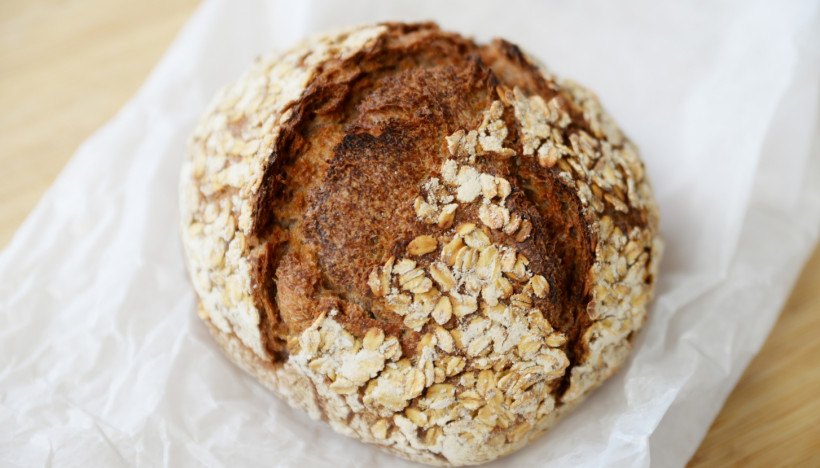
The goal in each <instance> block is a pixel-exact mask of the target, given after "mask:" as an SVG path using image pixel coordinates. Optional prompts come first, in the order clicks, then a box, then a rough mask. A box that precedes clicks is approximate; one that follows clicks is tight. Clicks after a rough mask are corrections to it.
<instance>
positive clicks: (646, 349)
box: [0, 0, 820, 468]
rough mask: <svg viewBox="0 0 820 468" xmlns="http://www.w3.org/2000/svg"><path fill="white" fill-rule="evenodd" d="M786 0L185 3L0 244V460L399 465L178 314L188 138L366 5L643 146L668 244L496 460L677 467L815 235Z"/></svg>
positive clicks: (814, 10)
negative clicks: (180, 22)
mask: <svg viewBox="0 0 820 468" xmlns="http://www.w3.org/2000/svg"><path fill="white" fill-rule="evenodd" d="M818 7H819V5H818V2H817V1H793V2H762V1H734V2H731V1H730V2H709V3H700V2H652V1H621V2H609V1H606V0H600V1H591V2H589V1H584V2H537V3H536V2H532V3H529V2H522V1H515V0H505V1H503V2H496V3H490V2H475V1H460V2H442V1H432V0H431V1H413V2H372V3H371V2H364V1H352V0H348V1H339V2H320V1H314V2H301V1H299V2H297V1H293V0H290V1H282V2H229V1H224V2H220V1H206V2H205V3H204V4H203V5H202V6H201V7H200V8H199V10H198V11H197V12H196V14H195V15H194V16H193V17H192V18H191V20H190V21H189V23H188V24H187V25H186V26H185V28H184V29H183V31H182V33H181V34H180V36H179V38H178V39H177V40H176V41H175V42H174V44H173V45H172V46H171V48H170V49H169V50H168V52H167V54H166V55H165V57H164V58H163V59H162V61H161V62H160V63H159V65H158V66H157V67H156V69H155V70H154V72H153V73H152V74H151V76H150V78H149V79H148V81H147V82H146V83H145V85H144V86H143V87H142V89H141V90H140V91H139V92H138V94H137V95H136V96H135V97H134V99H133V100H131V102H130V103H129V104H128V105H127V106H125V108H124V109H123V110H122V111H121V112H120V113H119V114H118V115H117V116H116V117H115V118H114V119H112V121H111V122H109V123H108V124H107V125H105V126H104V127H103V128H102V129H100V130H99V131H98V132H97V133H96V134H95V135H94V136H93V137H91V138H90V139H89V140H88V141H87V142H86V143H85V144H83V145H82V146H81V147H80V149H79V150H78V151H77V153H76V155H75V156H74V158H73V159H72V160H71V162H70V163H69V164H68V166H67V167H66V168H65V170H64V171H63V173H62V175H61V176H60V177H59V179H58V180H57V181H56V182H55V183H54V185H53V186H52V187H51V188H50V189H49V191H48V192H47V193H46V195H45V196H44V198H43V199H42V201H41V202H40V203H39V205H38V206H37V207H36V209H35V210H34V211H33V212H32V213H31V215H30V216H29V218H28V220H27V221H26V222H25V224H24V225H23V226H22V227H21V228H20V230H19V231H18V232H17V235H16V236H15V237H14V239H13V241H12V242H11V244H10V245H9V246H8V248H6V249H5V251H4V252H3V253H2V256H0V465H3V466H27V467H28V466H52V465H53V466H72V467H73V466H77V467H88V466H118V465H126V466H169V467H170V466H173V467H182V466H201V465H205V466H218V465H222V466H310V467H314V466H315V467H322V466H328V467H329V466H333V467H337V468H341V467H351V466H361V467H370V466H387V465H390V466H406V465H409V464H408V463H406V462H401V461H399V460H398V459H395V458H393V457H392V456H390V455H387V454H383V453H382V452H380V451H378V450H376V449H374V448H372V447H369V446H365V445H363V444H360V443H358V442H356V441H353V440H350V439H347V438H345V437H342V436H340V435H337V434H335V433H334V432H333V431H332V430H331V429H329V428H328V427H326V426H324V425H323V424H322V423H319V422H316V421H312V420H310V419H308V417H307V416H306V415H305V414H302V413H301V412H298V411H295V410H292V409H290V408H289V407H287V406H286V405H285V404H284V403H282V402H281V401H279V400H278V399H277V398H275V397H274V396H273V395H271V394H269V393H268V392H267V390H265V389H264V388H263V387H262V386H261V385H259V384H257V383H256V382H255V381H254V380H253V379H252V378H251V377H249V376H248V375H245V374H244V373H243V372H242V371H240V370H239V369H237V368H235V367H234V366H233V365H231V364H230V363H229V362H228V360H227V359H226V358H224V357H223V356H222V354H221V353H220V351H219V350H218V349H217V346H216V345H215V344H214V343H213V342H212V341H211V338H210V336H209V335H208V332H207V331H206V329H205V326H204V325H203V324H201V323H200V322H199V319H198V318H197V317H196V315H195V313H194V294H193V290H192V287H191V285H190V283H189V281H188V279H187V274H186V271H185V266H184V261H183V255H182V248H181V245H180V240H179V236H178V232H177V223H178V210H177V179H178V174H179V169H180V161H181V158H182V155H183V151H184V146H185V141H186V138H187V136H188V134H189V133H190V131H191V130H192V128H193V126H194V123H195V121H196V119H197V118H198V116H199V115H200V114H201V113H202V112H203V110H204V108H205V106H206V104H207V102H208V101H209V99H210V98H211V96H212V95H213V94H214V93H215V91H216V90H217V89H218V88H220V87H221V86H223V85H225V84H227V83H229V82H231V81H232V80H234V79H235V78H236V77H237V76H238V75H239V73H240V72H241V71H242V70H243V69H244V68H245V67H246V66H247V65H248V64H249V63H250V62H251V61H252V60H253V58H254V57H255V56H257V55H259V54H260V53H262V52H264V51H267V50H269V49H271V48H276V49H284V48H286V47H288V46H289V45H291V44H293V43H294V42H295V41H297V40H299V39H300V38H302V37H303V36H304V35H306V34H309V33H313V32H317V31H322V30H326V29H328V28H334V27H339V26H343V25H348V24H353V23H362V22H370V21H373V20H385V19H393V20H417V19H435V20H437V21H438V22H439V23H440V24H441V25H442V26H443V27H445V28H447V29H452V30H457V31H460V32H462V33H466V34H471V35H474V36H475V37H476V38H477V39H479V40H482V41H484V40H488V39H489V38H491V37H494V36H502V37H506V38H508V39H510V40H512V41H513V42H516V43H519V44H520V45H522V46H523V47H524V48H525V49H526V50H528V51H529V52H530V53H531V54H533V55H534V56H536V57H538V58H539V59H541V60H542V61H543V62H545V63H546V64H547V66H548V67H549V68H550V69H551V70H553V71H554V72H556V73H557V74H559V76H562V77H571V78H573V79H575V80H577V81H579V82H581V83H584V84H586V85H588V86H589V87H591V88H592V89H593V90H595V91H596V92H597V93H598V94H599V95H600V96H601V98H602V101H603V103H604V106H605V107H606V108H607V109H609V111H610V112H611V113H612V114H613V115H614V117H615V119H616V120H617V121H618V122H619V123H620V124H621V125H622V127H623V128H624V130H625V131H626V132H627V133H628V134H629V135H630V136H631V137H632V138H633V140H635V142H636V143H637V144H638V146H639V147H640V148H641V150H642V155H643V158H644V160H645V161H646V164H647V167H648V171H649V174H650V176H651V180H652V181H653V185H654V188H655V191H656V195H657V198H658V200H659V202H660V205H661V217H662V229H663V232H664V236H665V238H666V243H667V249H666V255H665V258H664V261H663V263H662V266H661V275H660V283H659V287H658V293H657V298H656V300H655V302H654V304H653V306H652V309H651V318H650V320H649V322H648V324H647V326H646V328H645V329H644V330H643V332H642V333H641V335H640V336H639V339H638V340H637V346H636V349H635V351H634V353H633V356H632V358H631V359H630V361H629V362H628V363H627V365H626V366H625V368H624V369H623V370H622V371H621V372H620V373H619V374H618V375H617V376H615V377H614V378H612V379H611V380H610V381H609V382H607V383H606V384H605V385H604V386H603V387H602V388H601V389H600V390H598V391H597V392H596V393H595V394H594V395H593V396H592V397H591V398H590V399H589V400H588V401H587V403H586V404H584V405H582V406H581V407H580V408H579V409H578V410H577V411H576V412H575V413H573V414H571V415H570V416H569V417H567V418H566V419H565V420H563V421H562V422H561V423H559V424H558V425H557V426H556V427H555V428H554V429H553V430H552V431H551V432H550V433H549V434H548V435H547V436H546V437H544V438H542V439H540V440H539V441H537V442H535V443H533V444H531V445H530V446H529V447H528V448H526V449H524V450H522V451H520V452H518V453H517V454H515V455H513V456H511V457H510V458H507V459H505V460H504V461H503V462H500V463H499V462H497V465H496V466H502V465H501V463H514V464H516V466H648V465H650V464H651V465H654V466H680V465H682V464H683V463H685V462H686V460H687V459H688V458H689V457H690V456H691V455H692V453H693V452H694V450H695V449H696V447H697V445H698V443H699V441H700V440H701V438H702V437H703V435H704V433H705V432H706V430H707V429H708V427H709V424H710V423H711V421H712V419H713V418H714V416H715V415H716V413H717V411H718V410H719V408H720V406H721V404H722V403H723V400H724V399H725V398H726V396H727V395H728V393H729V392H730V391H731V389H732V387H733V385H734V384H735V382H736V381H737V379H738V378H739V376H740V375H741V373H742V371H743V369H744V367H745V366H746V365H747V363H748V362H749V360H750V359H751V357H752V356H753V355H754V354H755V352H756V351H757V350H758V349H759V348H760V346H761V344H762V342H763V340H764V339H765V337H766V334H767V333H768V331H769V330H770V328H771V326H772V324H773V323H774V321H775V320H776V318H777V315H778V312H779V310H780V308H781V306H782V305H783V302H784V300H785V298H786V297H787V295H788V293H789V291H790V289H791V287H792V285H793V283H794V281H795V277H796V275H797V274H798V273H799V271H800V268H801V266H802V264H803V262H804V261H805V260H806V258H807V255H808V253H809V252H810V251H811V249H812V248H813V246H814V244H815V242H816V240H817V237H818V231H820V146H818V139H817V137H818V134H820V132H819V131H818V102H819V101H820V95H819V93H818V90H819V88H820V11H819V10H820V8H818Z"/></svg>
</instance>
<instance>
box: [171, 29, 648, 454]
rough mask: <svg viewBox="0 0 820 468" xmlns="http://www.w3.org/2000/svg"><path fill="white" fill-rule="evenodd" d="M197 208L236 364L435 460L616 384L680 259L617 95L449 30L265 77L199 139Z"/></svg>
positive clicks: (375, 41)
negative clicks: (659, 274) (662, 236)
mask: <svg viewBox="0 0 820 468" xmlns="http://www.w3.org/2000/svg"><path fill="white" fill-rule="evenodd" d="M181 195H182V196H181V204H182V236H183V243H184V245H185V249H186V253H187V255H188V260H189V267H190V270H191V276H192V279H193V283H194V287H195V289H196V291H197V294H198V295H199V297H200V300H201V306H200V316H201V317H202V318H203V319H204V321H205V322H206V323H207V324H208V325H209V328H210V329H211V331H212V333H213V334H214V336H215V337H216V339H217V341H218V342H219V343H220V344H221V345H222V346H223V348H225V350H226V352H227V353H228V354H229V356H231V358H232V359H233V360H234V361H235V362H237V363H238V364H240V366H242V367H243V368H245V369H246V370H248V371H249V372H250V373H252V374H253V375H255V376H256V377H257V378H258V379H259V380H260V381H262V382H263V383H265V384H266V385H267V386H268V387H270V388H272V389H273V390H274V391H276V392H277V393H278V394H280V395H282V396H283V397H284V398H285V399H286V400H288V401H289V403H290V404H291V405H293V406H296V407H301V408H303V409H305V410H306V411H307V412H308V413H309V414H310V415H311V416H312V417H319V418H322V419H324V420H325V421H327V422H328V423H329V424H330V425H331V426H332V427H333V428H334V429H335V430H337V431H338V432H341V433H343V434H346V435H349V436H352V437H356V438H358V439H360V440H362V441H365V442H369V443H374V444H377V445H379V446H381V447H382V448H385V449H387V450H389V451H391V452H393V453H396V454H398V455H401V456H404V457H406V458H409V459H412V460H415V461H420V462H425V463H430V464H443V465H449V464H452V465H464V464H476V463H482V462H486V461H489V460H492V459H494V458H496V457H498V456H501V455H504V454H506V453H510V452H511V451H514V450H516V449H518V448H520V447H521V446H523V445H524V444H525V443H526V442H527V441H528V440H531V439H532V438H534V437H536V436H537V435H538V434H540V433H542V432H543V431H544V430H546V429H547V428H548V427H550V426H551V425H552V424H553V423H554V421H556V420H557V419H558V418H559V417H560V415H562V414H564V413H566V412H567V411H568V410H569V409H570V408H572V407H574V406H575V405H576V404H577V403H578V402H580V401H581V400H582V399H583V397H585V396H586V395H588V394H589V392H590V391H591V390H592V389H593V388H595V387H596V386H598V385H599V384H600V383H601V382H603V381H604V380H605V379H606V378H608V377H609V376H610V375H611V374H612V373H614V372H615V371H616V370H617V369H618V368H619V367H620V365H621V364H622V362H623V361H624V359H625V358H626V356H627V354H628V352H629V350H630V348H631V345H630V343H631V340H632V337H633V334H634V332H636V331H637V330H638V329H639V328H640V327H641V325H642V323H643V321H644V319H645V316H646V306H647V303H648V301H649V300H650V298H651V295H652V289H653V285H654V281H655V276H656V269H657V263H658V261H659V258H660V247H661V243H660V241H659V239H658V236H657V229H658V214H657V208H656V206H655V202H654V200H653V197H652V193H651V189H650V186H649V183H648V181H647V180H646V177H645V174H644V168H643V164H642V162H641V161H640V159H639V158H638V156H637V151H636V149H635V147H634V145H632V143H631V142H630V141H629V140H628V139H626V138H625V137H624V136H623V134H622V133H621V131H620V130H619V129H618V127H617V126H616V125H615V124H614V123H613V121H612V120H611V118H610V117H609V116H608V115H607V114H606V113H605V112H604V111H603V110H602V108H601V106H600V104H599V103H598V100H597V98H596V97H595V96H594V95H593V94H592V93H591V92H589V91H587V90H585V89H584V88H582V87H580V86H578V85H577V84H574V83H571V82H567V81H558V80H557V79H556V78H555V77H553V76H552V75H550V74H548V73H547V72H545V71H544V70H543V67H540V66H539V65H537V64H536V63H535V62H534V60H533V59H531V58H530V57H528V56H526V55H525V54H524V53H523V52H521V51H520V49H518V48H517V47H516V46H514V45H512V44H510V43H507V42H505V41H503V40H496V41H493V42H492V43H490V44H487V45H477V44H475V43H474V42H472V41H470V40H468V39H465V38H463V37H461V36H458V35H456V34H451V33H446V32H442V31H440V30H439V29H438V28H437V26H435V25H434V24H431V23H422V24H409V25H408V24H396V23H386V24H380V25H375V26H364V27H358V28H354V29H350V30H347V31H344V32H340V33H336V34H333V35H328V36H321V37H316V38H313V39H310V40H308V41H306V42H305V43H303V44H301V45H300V46H298V47H296V48H294V49H293V50H291V51H289V52H287V53H285V54H284V55H282V56H279V57H268V58H263V59H260V60H259V61H257V62H256V63H255V64H254V66H253V67H252V68H251V69H250V70H249V71H248V72H247V73H246V74H245V75H244V76H243V77H242V78H241V79H240V80H239V81H238V82H237V83H236V84H234V85H232V86H229V87H228V88H226V89H225V90H223V91H222V92H221V93H220V94H219V95H217V97H216V98H215V99H214V101H213V104H212V105H211V107H210V108H209V110H208V111H207V112H206V115H205V117H204V118H203V119H202V121H201V122H200V124H199V126H198V127H197V129H196V130H195V132H194V134H193V136H192V139H191V142H190V145H189V150H188V154H187V158H186V161H185V164H184V166H183V171H182V178H181Z"/></svg>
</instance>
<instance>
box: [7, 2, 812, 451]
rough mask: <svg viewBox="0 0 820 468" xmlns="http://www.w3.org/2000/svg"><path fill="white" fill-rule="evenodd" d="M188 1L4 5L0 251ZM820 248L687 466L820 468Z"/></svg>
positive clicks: (128, 90) (158, 47) (140, 77)
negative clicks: (794, 467) (798, 467)
mask: <svg viewBox="0 0 820 468" xmlns="http://www.w3.org/2000/svg"><path fill="white" fill-rule="evenodd" d="M196 5H197V1H195V0H141V1H137V2H134V1H128V0H108V1H102V0H2V2H0V108H1V109H3V112H2V113H0V176H2V183H0V247H3V246H5V245H6V244H7V243H8V242H9V240H10V239H11V236H12V235H13V233H14V231H15V230H16V229H17V227H18V226H19V225H20V223H21V222H22V221H23V219H24V218H25V216H26V214H27V213H28V212H29V211H30V210H31V209H32V208H33V207H34V205H35V203H36V202H37V200H38V199H39V198H40V197H41V196H42V194H43V192H44V191H45V190H46V188H48V186H49V185H50V184H51V183H52V181H53V180H54V178H55V177H56V176H57V174H58V173H59V172H60V170H61V168H62V167H63V165H64V164H65V163H66V161H67V160H68V158H69V157H70V156H71V155H72V154H73V153H74V151H75V150H76V149H77V146H78V145H79V144H80V143H81V142H82V141H83V140H85V139H86V138H87V137H88V136H89V135H90V134H91V133H92V132H93V131H94V130H95V129H96V128H98V127H99V126H100V125H102V124H103V123H104V122H106V121H107V120H108V119H110V118H111V117H112V116H113V115H114V113H115V112H116V111H117V109H119V108H120V107H121V106H122V105H123V104H124V103H125V101H126V100H127V99H128V98H129V97H131V96H132V95H133V94H134V93H135V92H136V90H137V88H138V87H139V85H140V84H141V83H142V82H143V81H144V80H145V78H146V76H147V75H148V72H149V71H150V70H151V68H152V67H153V66H154V64H155V63H156V62H157V60H158V59H159V57H160V55H161V54H162V53H163V51H164V50H165V49H166V48H167V47H168V45H169V44H170V43H171V41H172V39H173V38H174V36H175V35H176V34H177V32H178V31H179V29H180V27H181V26H182V24H183V23H184V22H185V20H186V19H187V18H188V17H189V16H190V14H191V12H193V10H194V8H195V7H196ZM818 285H820V249H818V250H817V251H815V253H814V255H813V257H812V258H811V260H810V261H809V263H808V264H807V265H806V267H805V270H804V271H803V274H802V276H801V279H800V281H799V283H798V284H797V286H796V287H795V289H794V291H793V292H792V295H791V298H790V299H789V301H788V304H787V305H786V306H785V308H784V309H783V312H782V314H781V317H780V319H779V321H778V322H777V325H776V326H775V328H774V330H773V331H772V334H771V336H769V338H768V341H767V342H766V345H765V346H764V347H763V350H762V351H761V352H760V354H759V355H758V356H757V357H756V358H755V359H754V361H753V362H752V364H751V365H750V366H749V368H748V370H747V371H746V373H745V374H744V376H743V378H742V379H741V381H740V383H739V384H738V385H737V388H735V390H734V392H733V393H732V394H731V396H730V397H729V399H728V401H727V402H726V404H725V406H724V407H723V410H722V411H721V413H720V415H719V416H718V418H717V419H716V420H715V422H714V424H713V425H712V428H711V429H710V431H709V434H708V435H707V436H706V438H705V439H704V441H703V443H702V445H701V446H700V448H699V449H698V451H697V453H696V454H695V456H694V458H693V459H692V461H691V463H690V464H691V465H692V466H697V467H701V466H703V467H706V466H726V465H738V466H739V465H742V466H749V465H754V466H795V465H801V466H820V365H818V363H820V339H818V337H820V287H818Z"/></svg>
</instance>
